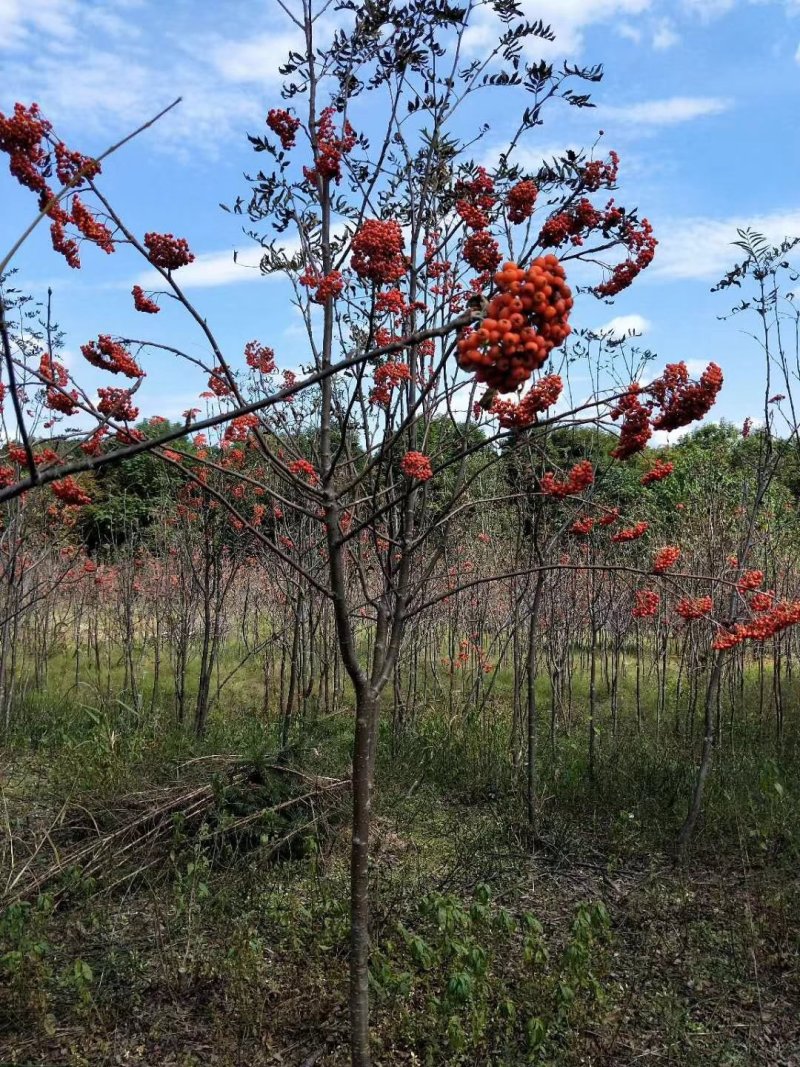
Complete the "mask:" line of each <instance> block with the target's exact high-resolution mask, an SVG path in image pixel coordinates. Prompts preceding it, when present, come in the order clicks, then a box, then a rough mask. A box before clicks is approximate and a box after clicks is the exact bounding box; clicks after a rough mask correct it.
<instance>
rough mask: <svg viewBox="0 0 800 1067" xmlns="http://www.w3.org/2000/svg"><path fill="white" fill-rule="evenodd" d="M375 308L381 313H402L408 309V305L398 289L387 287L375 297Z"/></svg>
mask: <svg viewBox="0 0 800 1067" xmlns="http://www.w3.org/2000/svg"><path fill="white" fill-rule="evenodd" d="M375 310H376V311H377V312H378V313H379V314H383V315H402V314H403V313H404V312H405V311H407V310H408V305H407V304H406V298H405V297H404V296H403V294H402V293H401V292H400V290H399V289H387V290H386V292H384V293H378V295H377V297H376V298H375Z"/></svg>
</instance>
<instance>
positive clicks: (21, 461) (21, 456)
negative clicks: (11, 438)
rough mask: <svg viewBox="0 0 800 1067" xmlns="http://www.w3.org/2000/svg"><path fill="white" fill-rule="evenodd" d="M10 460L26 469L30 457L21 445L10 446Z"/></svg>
mask: <svg viewBox="0 0 800 1067" xmlns="http://www.w3.org/2000/svg"><path fill="white" fill-rule="evenodd" d="M8 458H9V459H10V460H12V461H13V462H14V463H16V464H17V465H18V466H20V467H24V466H25V465H26V464H27V462H28V455H27V453H26V451H25V449H24V448H23V447H22V446H21V445H9V446H8Z"/></svg>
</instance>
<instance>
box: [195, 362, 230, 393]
mask: <svg viewBox="0 0 800 1067" xmlns="http://www.w3.org/2000/svg"><path fill="white" fill-rule="evenodd" d="M208 388H209V389H210V390H211V392H212V393H213V394H214V396H220V397H224V396H230V395H231V394H232V393H233V389H231V386H230V383H229V381H228V377H227V375H226V373H225V368H224V367H214V369H213V370H212V371H211V374H210V375H209V378H208ZM200 395H201V396H206V395H207V394H205V393H201V394H200ZM208 395H210V394H208Z"/></svg>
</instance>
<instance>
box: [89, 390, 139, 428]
mask: <svg viewBox="0 0 800 1067" xmlns="http://www.w3.org/2000/svg"><path fill="white" fill-rule="evenodd" d="M97 395H98V396H99V397H100V402H99V403H98V405H97V410H98V411H99V412H100V413H101V414H102V415H107V416H108V418H109V419H119V420H120V422H133V421H134V420H135V419H137V418H138V417H139V409H138V408H135V407H134V406H133V404H132V403H131V393H130V390H129V389H114V388H113V387H109V388H107V389H104V388H100V389H98V390H97Z"/></svg>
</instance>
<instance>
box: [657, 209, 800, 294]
mask: <svg viewBox="0 0 800 1067" xmlns="http://www.w3.org/2000/svg"><path fill="white" fill-rule="evenodd" d="M748 227H749V228H750V229H753V230H755V231H756V232H758V233H761V234H763V235H764V237H766V239H767V240H768V241H770V242H771V243H772V244H780V242H781V241H782V240H783V239H784V237H794V236H798V235H800V209H796V210H794V211H776V212H774V213H772V214H769V215H756V216H750V217H749V218H748V217H744V216H738V217H737V216H733V217H730V218H726V219H711V218H690V219H675V220H673V221H672V222H671V223H669V222H667V223H664V224H662V226H660V227H659V233H658V238H659V245H658V249H657V252H656V258H655V260H654V261H653V266H652V267H651V269H650V271H649V272H648V273H649V274H650V276H651V277H654V278H658V277H660V278H675V279H682V278H695V279H699V280H709V281H716V280H717V279H718V278H720V277H721V276H722V275H723V274H724V273H725V271H726V270H728V269H729V268H730V266H731V264H732V263H734V262H736V260H738V259H741V258H742V254H741V251H740V249H738V248H734V247H733V242H734V241H735V240H736V231H737V230H739V229H746V228H748ZM645 276H646V275H643V277H645Z"/></svg>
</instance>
